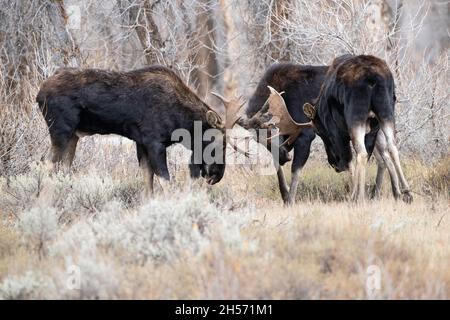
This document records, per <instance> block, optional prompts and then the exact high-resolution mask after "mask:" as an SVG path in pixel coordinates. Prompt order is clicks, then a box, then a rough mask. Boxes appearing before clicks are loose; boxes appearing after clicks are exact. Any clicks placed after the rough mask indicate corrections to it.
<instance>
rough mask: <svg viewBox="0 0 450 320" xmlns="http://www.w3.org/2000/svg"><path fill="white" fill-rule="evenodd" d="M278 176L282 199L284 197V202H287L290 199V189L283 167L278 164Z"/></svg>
mask: <svg viewBox="0 0 450 320" xmlns="http://www.w3.org/2000/svg"><path fill="white" fill-rule="evenodd" d="M277 177H278V187H279V188H280V193H281V199H283V203H284V204H287V203H288V199H289V190H288V185H287V183H286V178H285V176H284V172H283V167H282V166H280V165H277Z"/></svg>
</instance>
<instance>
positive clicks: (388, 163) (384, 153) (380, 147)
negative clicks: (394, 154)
mask: <svg viewBox="0 0 450 320" xmlns="http://www.w3.org/2000/svg"><path fill="white" fill-rule="evenodd" d="M374 154H375V156H376V157H379V158H380V160H379V159H378V158H377V161H378V167H379V169H378V170H380V166H383V165H384V166H385V167H386V168H387V170H388V172H389V177H390V178H391V187H392V193H393V195H394V198H395V199H398V198H399V197H400V195H401V192H400V187H399V184H398V175H397V171H396V168H395V165H394V163H393V161H392V158H391V155H390V153H389V150H388V148H387V141H386V136H385V135H384V133H383V132H379V133H378V136H377V140H376V144H375V150H374ZM383 172H384V171H383ZM380 174H381V173H379V172H377V182H376V186H375V189H376V190H378V192H380V190H381V184H382V182H383V179H382V177H379V175H380ZM379 180H381V181H379Z"/></svg>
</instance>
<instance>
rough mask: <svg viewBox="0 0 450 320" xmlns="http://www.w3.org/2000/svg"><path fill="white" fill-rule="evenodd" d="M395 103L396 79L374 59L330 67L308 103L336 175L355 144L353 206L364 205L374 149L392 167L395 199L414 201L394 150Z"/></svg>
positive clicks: (340, 61) (346, 59)
mask: <svg viewBox="0 0 450 320" xmlns="http://www.w3.org/2000/svg"><path fill="white" fill-rule="evenodd" d="M395 102H396V97H395V84H394V77H393V76H392V73H391V71H390V70H389V67H388V65H387V64H386V62H385V61H384V60H382V59H379V58H377V57H374V56H370V55H359V56H353V55H344V56H341V57H339V58H336V59H335V60H334V61H333V63H332V64H331V66H330V67H329V69H328V71H327V74H326V77H325V81H324V84H323V85H322V88H321V90H320V93H319V96H318V98H317V102H316V103H315V104H316V107H314V106H313V105H312V104H310V103H306V104H305V105H304V106H303V109H304V112H305V114H306V115H307V116H308V118H309V119H311V121H312V123H313V127H314V128H315V131H316V132H317V134H318V135H319V136H320V137H321V138H322V140H323V141H324V144H325V149H326V151H327V155H328V159H329V162H330V164H332V165H333V167H335V169H336V170H337V171H344V170H347V169H349V167H350V162H351V160H352V151H351V148H350V141H351V143H352V145H353V148H354V149H355V152H356V165H355V168H354V169H353V170H354V172H353V174H352V176H353V192H352V198H353V199H354V200H357V201H361V200H363V199H364V193H365V189H364V188H365V166H366V163H367V160H368V157H369V155H370V153H371V151H372V150H373V147H374V146H376V147H377V149H378V150H377V152H378V155H379V156H380V157H381V158H382V159H383V160H384V161H385V162H386V165H387V167H388V170H389V173H390V176H391V182H392V187H393V193H394V196H395V198H398V197H400V195H401V194H403V200H404V201H405V202H411V201H412V195H411V192H410V189H409V186H408V183H407V182H406V179H405V176H404V174H403V171H402V168H401V164H400V158H399V152H398V149H397V146H396V144H395ZM379 131H380V133H378V132H379ZM391 159H392V161H391ZM392 162H393V165H392ZM397 174H398V176H397ZM398 178H400V183H401V186H402V189H401V190H400V188H399V186H398Z"/></svg>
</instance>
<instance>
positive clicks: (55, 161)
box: [50, 135, 78, 170]
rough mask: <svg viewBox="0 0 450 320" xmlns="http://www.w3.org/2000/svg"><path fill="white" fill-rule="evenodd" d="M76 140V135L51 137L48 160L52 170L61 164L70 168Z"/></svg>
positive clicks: (57, 168)
mask: <svg viewBox="0 0 450 320" xmlns="http://www.w3.org/2000/svg"><path fill="white" fill-rule="evenodd" d="M77 142H78V137H76V136H72V137H68V136H65V135H58V136H55V135H54V136H53V137H52V138H51V143H52V145H51V155H50V160H51V166H52V170H59V169H60V166H61V165H62V164H63V165H64V167H65V168H66V169H67V170H68V169H69V168H70V165H71V164H72V160H73V158H74V156H75V150H76V146H77Z"/></svg>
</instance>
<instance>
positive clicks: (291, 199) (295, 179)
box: [287, 168, 302, 206]
mask: <svg viewBox="0 0 450 320" xmlns="http://www.w3.org/2000/svg"><path fill="white" fill-rule="evenodd" d="M301 170H302V168H297V169H295V170H293V171H292V176H291V186H290V188H289V195H288V199H287V204H288V205H290V206H291V205H293V204H294V203H295V195H296V194H297V188H298V183H299V181H300V172H301Z"/></svg>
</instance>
